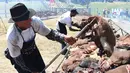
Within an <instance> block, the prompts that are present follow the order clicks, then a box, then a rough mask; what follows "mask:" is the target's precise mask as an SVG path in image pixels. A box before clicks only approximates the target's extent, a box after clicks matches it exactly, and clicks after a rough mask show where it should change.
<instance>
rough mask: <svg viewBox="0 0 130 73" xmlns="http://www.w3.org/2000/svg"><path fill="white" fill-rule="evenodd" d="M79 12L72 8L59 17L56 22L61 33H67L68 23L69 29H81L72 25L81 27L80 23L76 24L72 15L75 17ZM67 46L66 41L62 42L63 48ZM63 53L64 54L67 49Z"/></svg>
mask: <svg viewBox="0 0 130 73" xmlns="http://www.w3.org/2000/svg"><path fill="white" fill-rule="evenodd" d="M77 14H78V12H77V10H76V9H72V10H71V11H67V12H66V13H64V14H63V15H61V17H60V18H59V20H58V21H57V23H56V30H57V31H59V32H60V33H63V34H65V35H67V30H66V25H67V26H68V27H69V30H71V31H79V30H78V29H74V28H72V26H75V27H77V28H80V26H79V25H78V24H74V23H73V22H72V17H75V16H76V15H77ZM65 46H66V44H65V43H64V42H62V49H63V48H64V47H65ZM62 54H63V55H64V54H65V51H64V53H62Z"/></svg>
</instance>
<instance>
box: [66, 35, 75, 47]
mask: <svg viewBox="0 0 130 73" xmlns="http://www.w3.org/2000/svg"><path fill="white" fill-rule="evenodd" d="M64 40H65V42H67V43H68V44H69V45H73V44H74V43H75V42H76V41H77V39H76V38H74V37H72V36H67V35H66V36H65V37H64Z"/></svg>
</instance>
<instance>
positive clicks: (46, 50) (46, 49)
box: [0, 16, 85, 73]
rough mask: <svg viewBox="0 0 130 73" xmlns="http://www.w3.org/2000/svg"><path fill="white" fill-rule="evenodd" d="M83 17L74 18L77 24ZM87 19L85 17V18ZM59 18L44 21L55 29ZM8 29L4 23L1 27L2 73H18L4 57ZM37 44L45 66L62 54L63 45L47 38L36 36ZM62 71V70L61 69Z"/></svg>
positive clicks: (0, 70)
mask: <svg viewBox="0 0 130 73" xmlns="http://www.w3.org/2000/svg"><path fill="white" fill-rule="evenodd" d="M81 18H82V17H78V18H74V19H75V20H76V21H77V22H79V20H80V19H81ZM83 18H85V16H83ZM56 21H57V18H55V19H50V20H44V23H45V25H47V26H48V27H49V28H53V29H55V24H56ZM4 25H6V27H7V28H8V26H9V25H11V24H8V23H7V20H6V21H4ZM5 32H6V29H5V28H4V27H3V23H1V26H0V73H17V71H16V70H15V69H14V67H13V66H12V65H11V63H10V61H9V60H8V59H6V58H5V56H4V50H5V48H7V42H6V34H5ZM76 33H77V32H70V31H68V34H69V35H71V36H75V34H76ZM35 40H36V44H37V46H38V48H39V50H40V53H41V55H42V57H43V59H44V61H45V64H46V65H47V64H48V63H49V62H50V61H51V60H52V58H54V56H55V55H57V54H58V53H59V52H60V50H61V49H60V47H61V45H60V44H59V43H58V42H55V41H51V40H48V39H47V38H46V37H43V36H40V35H38V34H37V36H36V39H35ZM62 58H63V56H62V55H61V56H60V57H59V58H58V59H56V61H55V62H54V63H53V64H52V65H51V66H49V67H48V69H47V70H46V72H47V73H52V71H54V70H55V69H56V67H57V66H58V64H59V62H60V61H61V60H62ZM59 69H60V68H59Z"/></svg>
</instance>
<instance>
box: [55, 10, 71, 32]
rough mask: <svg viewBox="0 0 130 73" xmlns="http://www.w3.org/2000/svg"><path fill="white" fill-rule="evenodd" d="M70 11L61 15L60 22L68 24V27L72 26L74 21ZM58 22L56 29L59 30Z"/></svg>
mask: <svg viewBox="0 0 130 73" xmlns="http://www.w3.org/2000/svg"><path fill="white" fill-rule="evenodd" d="M70 13H71V12H70V11H67V12H66V13H64V14H63V15H61V16H60V18H59V20H58V22H60V23H63V24H66V25H67V26H68V27H71V26H72V25H71V22H72V18H71V16H70ZM58 22H57V23H56V29H58V30H59V25H58Z"/></svg>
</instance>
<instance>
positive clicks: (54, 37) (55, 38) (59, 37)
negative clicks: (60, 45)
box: [46, 29, 65, 42]
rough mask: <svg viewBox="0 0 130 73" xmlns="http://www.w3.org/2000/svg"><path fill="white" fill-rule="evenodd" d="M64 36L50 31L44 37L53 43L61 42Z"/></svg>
mask: <svg viewBox="0 0 130 73" xmlns="http://www.w3.org/2000/svg"><path fill="white" fill-rule="evenodd" d="M64 36H65V35H64V34H61V33H59V32H58V31H56V30H52V29H51V32H50V33H49V34H48V35H47V36H46V37H47V38H48V39H50V40H53V41H58V42H63V41H64Z"/></svg>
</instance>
